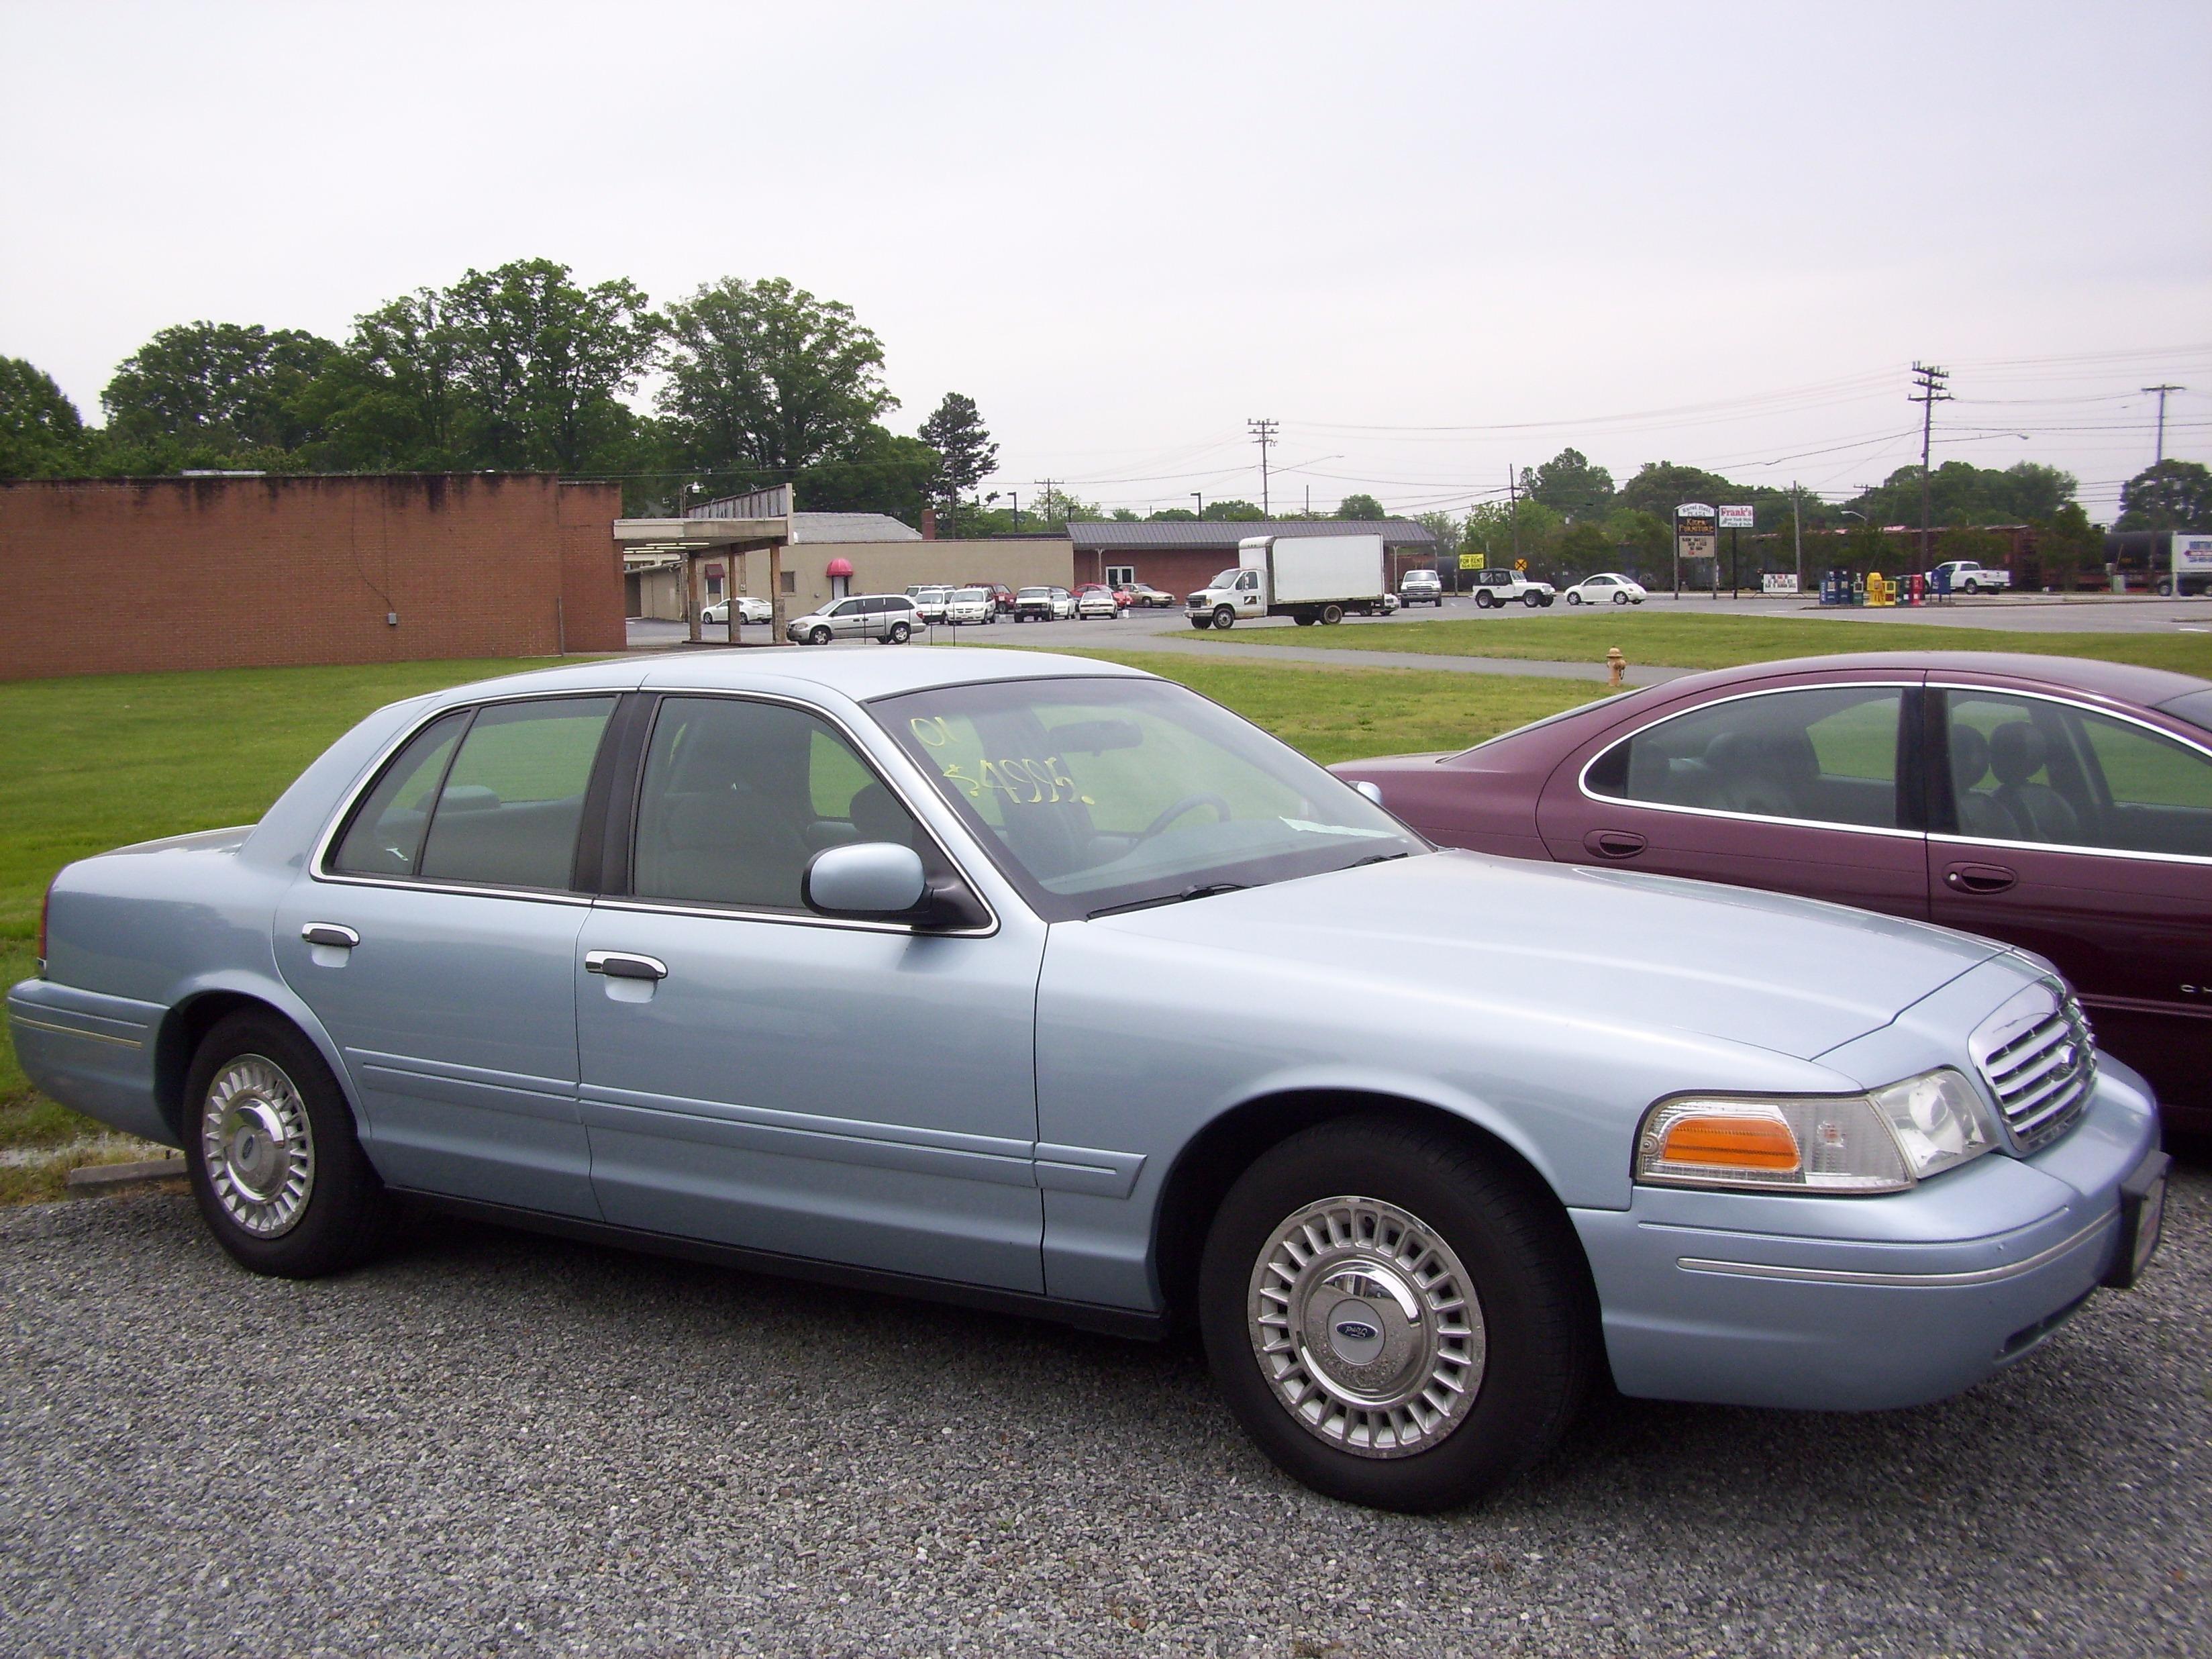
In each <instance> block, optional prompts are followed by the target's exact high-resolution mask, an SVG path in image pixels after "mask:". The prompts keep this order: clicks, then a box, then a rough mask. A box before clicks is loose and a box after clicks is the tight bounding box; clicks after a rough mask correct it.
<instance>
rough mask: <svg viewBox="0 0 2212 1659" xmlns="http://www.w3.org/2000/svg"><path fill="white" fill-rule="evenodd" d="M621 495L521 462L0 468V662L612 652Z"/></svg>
mask: <svg viewBox="0 0 2212 1659" xmlns="http://www.w3.org/2000/svg"><path fill="white" fill-rule="evenodd" d="M621 508H622V491H621V487H620V486H619V485H617V484H612V483H562V482H561V481H560V480H559V479H556V478H553V477H548V476H545V475H543V474H537V473H506V474H500V473H490V474H477V473H457V474H451V475H447V474H437V473H408V474H393V475H389V476H373V477H357V476H343V477H341V476H327V477H264V478H146V479H128V480H99V481H87V480H65V481H59V482H48V481H44V480H14V481H0V679H23V678H37V677H42V676H46V675H53V674H104V673H118V672H128V671H141V670H155V669H176V668H233V667H240V666H246V665H262V666H274V665H295V664H304V663H351V662H392V661H404V660H410V659H429V658H443V657H540V656H550V655H553V654H555V653H556V652H559V651H561V650H562V649H563V648H565V649H567V650H568V651H570V652H592V651H620V650H621V649H623V588H622V565H621V559H620V556H618V555H617V552H616V550H615V544H614V528H613V526H614V521H615V520H616V518H617V516H619V514H620V513H621ZM390 613H397V615H398V622H397V623H391V622H388V621H387V620H386V617H387V615H388V614H390Z"/></svg>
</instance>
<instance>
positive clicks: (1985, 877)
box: [1943, 864, 2020, 893]
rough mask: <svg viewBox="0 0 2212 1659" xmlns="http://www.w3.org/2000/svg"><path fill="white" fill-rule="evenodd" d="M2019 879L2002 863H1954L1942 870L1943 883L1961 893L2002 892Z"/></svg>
mask: <svg viewBox="0 0 2212 1659" xmlns="http://www.w3.org/2000/svg"><path fill="white" fill-rule="evenodd" d="M2019 879H2020V877H2019V875H2018V874H2017V873H2016V872H2014V871H2011V870H2008V869H2006V868H2005V867H2004V866H2002V864H1954V865H1953V866H1951V867H1950V868H1949V869H1948V870H1946V871H1945V872H1943V884H1944V885H1945V886H1947V887H1949V888H1951V889H1953V890H1955V891H1957V892H1961V893H2002V892H2003V891H2004V890H2005V889H2006V888H2008V887H2009V886H2011V885H2012V884H2013V883H2015V882H2016V881H2018V880H2019Z"/></svg>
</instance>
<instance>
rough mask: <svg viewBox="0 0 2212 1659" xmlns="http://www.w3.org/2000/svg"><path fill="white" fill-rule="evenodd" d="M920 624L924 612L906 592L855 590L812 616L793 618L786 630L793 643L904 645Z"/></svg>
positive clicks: (786, 634) (787, 636)
mask: <svg viewBox="0 0 2212 1659" xmlns="http://www.w3.org/2000/svg"><path fill="white" fill-rule="evenodd" d="M920 627H921V613H920V612H919V611H916V610H915V604H914V601H913V600H912V599H908V598H907V596H906V595H905V594H903V593H856V594H854V596H853V597H852V598H851V599H839V600H838V601H837V602H836V604H835V605H823V607H822V609H821V610H819V611H816V612H814V613H813V614H812V615H811V616H807V617H793V618H792V620H791V625H790V626H789V627H787V628H786V629H784V630H783V631H784V635H785V637H786V638H787V639H789V640H790V641H792V643H793V644H794V645H827V644H829V641H832V640H874V641H877V643H878V644H880V645H904V644H905V643H906V642H907V641H908V640H909V639H912V638H913V637H914V634H915V629H918V628H920Z"/></svg>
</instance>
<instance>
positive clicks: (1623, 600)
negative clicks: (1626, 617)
mask: <svg viewBox="0 0 2212 1659" xmlns="http://www.w3.org/2000/svg"><path fill="white" fill-rule="evenodd" d="M1613 603H1614V604H1615V605H1626V604H1627V603H1628V595H1627V594H1626V593H1625V592H1620V591H1619V590H1618V589H1616V590H1615V591H1614V592H1613Z"/></svg>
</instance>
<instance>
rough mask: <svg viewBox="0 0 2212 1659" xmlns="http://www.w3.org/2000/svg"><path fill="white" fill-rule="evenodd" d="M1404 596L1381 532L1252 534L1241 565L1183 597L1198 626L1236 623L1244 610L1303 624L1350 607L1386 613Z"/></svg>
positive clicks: (1330, 619)
mask: <svg viewBox="0 0 2212 1659" xmlns="http://www.w3.org/2000/svg"><path fill="white" fill-rule="evenodd" d="M1397 603H1398V596H1397V595H1396V594H1395V593H1393V592H1390V585H1389V581H1388V580H1386V578H1385V576H1384V574H1383V538H1381V537H1380V536H1248V537H1247V538H1244V540H1243V541H1241V542H1239V543H1238V544H1237V562H1236V564H1235V565H1233V566H1232V567H1231V568H1229V569H1227V570H1225V571H1223V572H1222V573H1221V574H1219V575H1218V576H1216V577H1215V578H1214V579H1213V580H1212V581H1210V582H1208V583H1206V586H1204V587H1202V588H1200V590H1199V591H1198V592H1195V593H1194V594H1192V595H1191V596H1190V597H1189V598H1188V599H1186V600H1184V601H1183V615H1184V616H1185V617H1188V619H1189V622H1190V625H1191V626H1192V627H1193V628H1233V627H1235V626H1236V624H1237V618H1239V617H1295V618H1296V619H1297V623H1298V625H1299V626H1300V627H1301V628H1303V627H1305V626H1308V625H1309V624H1310V623H1339V622H1342V621H1343V620H1344V618H1345V616H1346V613H1347V612H1349V613H1351V614H1352V615H1353V616H1360V617H1387V616H1389V614H1390V612H1391V611H1394V610H1395V609H1396V608H1397Z"/></svg>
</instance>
